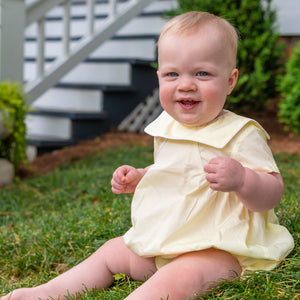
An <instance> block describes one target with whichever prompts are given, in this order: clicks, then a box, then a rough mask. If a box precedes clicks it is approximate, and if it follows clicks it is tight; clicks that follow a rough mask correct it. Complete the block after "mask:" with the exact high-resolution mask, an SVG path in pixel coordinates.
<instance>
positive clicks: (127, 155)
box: [0, 145, 300, 299]
mask: <svg viewBox="0 0 300 300" xmlns="http://www.w3.org/2000/svg"><path fill="white" fill-rule="evenodd" d="M276 160H277V162H278V165H279V167H280V169H281V171H282V175H283V177H284V180H285V194H284V197H283V200H282V202H281V204H280V206H279V207H278V208H277V213H278V216H279V219H280V222H281V223H282V224H283V225H284V226H286V227H287V228H288V229H289V231H290V232H291V233H292V234H293V236H294V239H295V243H296V246H295V249H294V250H293V252H292V253H291V254H290V255H289V257H288V258H287V259H286V260H284V261H283V262H282V264H281V265H280V266H279V267H278V268H277V269H276V270H273V271H271V272H255V273H253V274H250V275H246V276H243V277H241V278H240V279H238V280H236V281H234V282H224V283H222V284H221V287H220V288H218V289H217V290H215V291H213V292H211V293H210V294H209V295H207V296H205V297H202V298H199V299H262V298H264V299H299V281H300V277H299V232H300V230H299V229H300V228H299V227H300V224H299V204H298V203H299V199H300V189H299V184H300V179H299V178H300V157H299V156H295V155H284V154H282V155H277V156H276ZM150 163H152V148H151V147H142V146H137V145H130V146H128V147H118V148H114V149H111V150H109V151H106V152H103V153H97V154H93V155H90V156H88V157H86V158H84V159H82V160H80V161H78V162H73V163H71V164H68V165H64V166H62V167H60V169H59V170H57V171H54V172H51V173H49V174H46V175H44V176H40V177H38V178H32V179H28V180H25V181H21V182H19V183H16V184H13V185H10V186H7V187H6V188H4V189H2V190H0V199H1V211H0V245H1V247H0V294H5V293H7V292H9V291H11V290H12V289H15V288H18V287H22V286H34V285H37V284H41V283H44V282H45V281H48V280H49V279H51V278H53V277H55V276H57V275H58V274H59V273H61V272H63V271H65V270H66V269H68V268H70V267H72V266H73V265H75V264H77V263H79V262H80V261H82V260H83V259H84V258H86V257H87V256H88V255H90V254H91V253H93V252H94V251H95V250H96V249H97V248H98V247H99V246H101V245H102V244H103V243H104V242H105V241H106V240H108V239H110V238H112V237H115V236H119V235H122V234H124V233H125V232H126V231H127V229H128V228H129V227H130V203H131V196H130V195H118V196H116V195H113V194H112V192H111V191H110V180H111V175H112V172H113V171H114V169H115V168H116V167H118V166H119V165H122V164H132V165H134V166H136V167H144V166H147V165H149V164H150ZM116 279H117V280H116V282H115V284H114V285H113V286H112V287H111V288H110V289H108V290H107V291H102V292H99V291H86V293H85V294H84V295H83V296H82V297H81V299H123V298H125V297H126V296H127V295H128V294H129V293H130V292H131V291H133V290H134V289H135V288H137V287H138V286H139V285H140V284H141V283H139V282H134V281H131V280H129V279H128V278H126V277H125V276H122V275H120V276H118V277H117V278H116ZM69 299H72V298H71V297H70V298H69Z"/></svg>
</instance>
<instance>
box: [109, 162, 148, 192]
mask: <svg viewBox="0 0 300 300" xmlns="http://www.w3.org/2000/svg"><path fill="white" fill-rule="evenodd" d="M149 168H150V166H149V167H147V168H145V169H136V168H134V167H132V166H127V165H124V166H121V167H119V168H117V169H116V170H115V172H114V173H113V177H112V180H111V190H112V192H113V193H115V194H128V193H133V192H134V191H135V188H136V186H137V185H138V183H139V182H140V180H141V179H142V177H143V176H144V175H145V174H146V172H147V171H148V169H149Z"/></svg>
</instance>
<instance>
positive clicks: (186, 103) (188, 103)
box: [178, 100, 199, 109]
mask: <svg viewBox="0 0 300 300" xmlns="http://www.w3.org/2000/svg"><path fill="white" fill-rule="evenodd" d="M178 103H179V105H180V106H181V107H182V108H183V109H192V108H194V107H195V106H196V105H197V104H199V101H195V100H179V101H178Z"/></svg>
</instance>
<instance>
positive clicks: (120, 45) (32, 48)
mask: <svg viewBox="0 0 300 300" xmlns="http://www.w3.org/2000/svg"><path fill="white" fill-rule="evenodd" d="M77 42H78V40H75V41H73V42H72V43H71V49H73V48H74V47H75V46H76V44H77ZM62 47H63V46H62V41H61V38H57V39H55V40H46V45H45V57H47V58H48V57H50V58H51V57H54V58H55V57H57V56H59V55H61V53H62ZM24 55H25V57H27V58H28V57H36V55H37V42H36V39H31V40H28V41H27V42H26V44H25V50H24ZM89 57H90V58H102V59H113V58H115V59H117V58H121V57H122V58H124V59H141V60H147V61H155V60H156V39H155V38H154V36H139V37H138V39H137V38H135V37H132V38H131V37H130V36H127V37H126V36H125V38H119V39H118V38H115V39H112V40H109V41H107V42H105V43H104V44H103V45H101V46H100V47H99V48H97V49H96V50H95V51H94V52H93V53H92V54H91V55H90V56H89Z"/></svg>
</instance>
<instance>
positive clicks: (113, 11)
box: [109, 0, 117, 19]
mask: <svg viewBox="0 0 300 300" xmlns="http://www.w3.org/2000/svg"><path fill="white" fill-rule="evenodd" d="M109 2H110V7H109V17H110V18H112V19H114V18H115V17H116V16H117V0H109Z"/></svg>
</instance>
